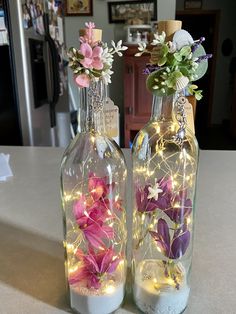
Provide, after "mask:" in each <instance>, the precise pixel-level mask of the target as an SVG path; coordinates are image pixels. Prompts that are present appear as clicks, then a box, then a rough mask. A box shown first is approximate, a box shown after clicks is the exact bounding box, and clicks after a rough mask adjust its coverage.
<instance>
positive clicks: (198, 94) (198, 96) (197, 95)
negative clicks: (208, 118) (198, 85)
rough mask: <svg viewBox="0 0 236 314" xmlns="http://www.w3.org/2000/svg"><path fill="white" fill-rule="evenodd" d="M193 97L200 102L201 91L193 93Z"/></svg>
mask: <svg viewBox="0 0 236 314" xmlns="http://www.w3.org/2000/svg"><path fill="white" fill-rule="evenodd" d="M194 95H195V98H196V99H197V100H201V99H202V97H203V95H202V90H198V91H195V93H194Z"/></svg>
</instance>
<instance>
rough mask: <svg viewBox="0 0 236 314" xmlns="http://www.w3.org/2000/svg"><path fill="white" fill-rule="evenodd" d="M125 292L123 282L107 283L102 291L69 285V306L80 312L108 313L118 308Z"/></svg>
mask: <svg viewBox="0 0 236 314" xmlns="http://www.w3.org/2000/svg"><path fill="white" fill-rule="evenodd" d="M124 294H125V285H124V283H122V284H119V285H108V286H107V287H106V288H105V289H104V292H103V293H100V294H99V291H97V292H96V291H94V290H89V289H87V288H81V287H79V286H77V287H73V286H72V287H71V288H70V301H71V307H72V309H74V310H75V311H76V312H78V313H80V314H109V313H112V312H113V311H115V310H116V309H118V308H119V307H120V305H121V303H122V302H123V299H124Z"/></svg>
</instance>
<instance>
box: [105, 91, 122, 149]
mask: <svg viewBox="0 0 236 314" xmlns="http://www.w3.org/2000/svg"><path fill="white" fill-rule="evenodd" d="M103 112H104V120H105V126H106V133H107V135H108V136H109V137H112V138H113V139H114V141H116V143H117V144H118V145H119V135H120V134H119V108H118V107H117V106H116V105H114V102H113V101H112V100H111V99H110V98H109V97H108V98H107V101H106V104H105V106H104V109H103Z"/></svg>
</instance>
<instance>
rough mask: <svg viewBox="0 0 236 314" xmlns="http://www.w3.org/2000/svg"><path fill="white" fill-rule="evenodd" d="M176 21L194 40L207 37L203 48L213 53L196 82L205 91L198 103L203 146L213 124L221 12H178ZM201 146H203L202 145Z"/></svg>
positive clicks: (198, 131)
mask: <svg viewBox="0 0 236 314" xmlns="http://www.w3.org/2000/svg"><path fill="white" fill-rule="evenodd" d="M176 19H177V20H181V21H182V22H183V24H182V28H183V29H186V30H188V31H189V33H190V34H191V35H192V37H193V38H194V39H199V38H200V37H202V36H203V37H205V38H206V41H205V42H204V43H203V46H204V48H205V50H206V53H212V54H213V58H212V59H210V60H209V62H208V70H207V73H206V74H205V76H204V77H203V78H201V79H200V80H199V81H196V84H197V85H198V87H199V89H202V90H203V98H202V99H201V100H200V101H199V102H198V103H197V112H196V121H195V127H196V136H197V138H198V140H199V143H200V144H201V138H202V136H204V133H205V132H206V130H207V128H209V127H210V126H211V124H212V122H211V116H212V107H213V95H214V81H215V69H216V60H217V43H218V33H219V19H220V10H189V11H187V10H186V11H177V12H176ZM200 146H201V145H200Z"/></svg>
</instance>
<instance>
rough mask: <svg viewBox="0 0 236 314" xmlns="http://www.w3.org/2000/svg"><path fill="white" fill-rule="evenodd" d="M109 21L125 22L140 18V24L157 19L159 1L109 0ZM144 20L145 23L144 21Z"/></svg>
mask: <svg viewBox="0 0 236 314" xmlns="http://www.w3.org/2000/svg"><path fill="white" fill-rule="evenodd" d="M108 15H109V23H125V21H127V20H131V19H136V20H137V19H138V20H139V21H140V23H139V24H146V23H147V21H156V20H157V1H156V0H139V1H112V2H108ZM142 22H143V23H142Z"/></svg>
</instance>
